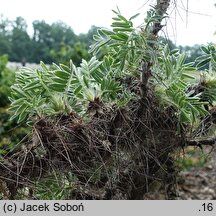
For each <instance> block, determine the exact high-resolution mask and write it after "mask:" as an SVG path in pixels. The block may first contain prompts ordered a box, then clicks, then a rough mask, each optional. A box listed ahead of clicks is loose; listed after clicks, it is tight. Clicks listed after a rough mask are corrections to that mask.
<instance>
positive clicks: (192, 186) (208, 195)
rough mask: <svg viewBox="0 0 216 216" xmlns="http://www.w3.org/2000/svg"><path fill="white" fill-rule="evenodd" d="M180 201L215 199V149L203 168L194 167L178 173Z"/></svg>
mask: <svg viewBox="0 0 216 216" xmlns="http://www.w3.org/2000/svg"><path fill="white" fill-rule="evenodd" d="M177 199H180V200H206V199H208V200H215V199H216V149H214V150H213V151H212V152H211V157H210V160H209V161H208V162H207V163H206V164H205V165H204V166H203V167H194V168H191V169H190V170H188V171H184V172H181V173H180V176H179V182H178V198H177Z"/></svg>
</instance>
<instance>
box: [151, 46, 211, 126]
mask: <svg viewBox="0 0 216 216" xmlns="http://www.w3.org/2000/svg"><path fill="white" fill-rule="evenodd" d="M185 59H186V55H185V54H184V53H183V54H181V53H179V51H178V50H177V49H175V50H172V51H170V49H169V48H168V46H167V45H166V46H164V48H163V49H162V50H161V53H160V55H159V57H158V65H156V66H155V68H154V70H155V73H156V74H157V77H158V79H155V80H154V84H155V86H156V91H158V93H157V94H158V95H159V97H161V99H162V101H164V103H165V106H172V107H173V108H174V109H176V110H177V116H178V118H179V122H181V123H190V124H192V123H194V122H195V121H196V120H197V119H199V118H200V117H201V116H204V115H206V114H207V113H208V112H207V111H206V110H205V108H204V105H205V103H204V102H201V101H200V95H194V96H192V95H191V92H189V91H188V89H189V87H190V86H191V84H193V83H195V82H196V80H195V79H196V76H195V74H194V72H195V71H196V68H195V67H193V62H192V63H185Z"/></svg>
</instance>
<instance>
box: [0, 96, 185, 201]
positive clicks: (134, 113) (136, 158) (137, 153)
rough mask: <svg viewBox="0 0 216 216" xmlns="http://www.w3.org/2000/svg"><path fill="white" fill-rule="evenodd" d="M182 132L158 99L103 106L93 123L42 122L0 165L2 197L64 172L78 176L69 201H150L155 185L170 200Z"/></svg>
mask: <svg viewBox="0 0 216 216" xmlns="http://www.w3.org/2000/svg"><path fill="white" fill-rule="evenodd" d="M176 131H177V120H176V119H175V117H174V111H172V110H165V111H161V110H160V109H159V106H158V103H157V100H156V99H154V98H153V97H150V98H148V99H146V100H145V101H142V100H138V101H133V102H131V103H130V105H129V106H127V107H126V108H117V107H112V108H108V107H106V106H104V105H102V106H101V107H100V110H97V112H95V113H94V114H92V116H91V117H90V118H89V120H87V121H84V120H82V119H81V118H80V117H79V116H78V115H77V114H76V113H70V115H65V114H61V115H60V114H59V115H57V116H55V117H52V118H41V119H38V120H37V121H36V122H35V124H34V127H33V133H32V139H31V141H28V142H27V143H25V144H23V146H22V148H21V149H20V150H19V151H17V152H13V153H10V154H8V155H6V156H5V158H4V161H2V162H1V163H0V170H1V175H0V179H1V182H2V185H3V183H4V185H5V186H2V188H3V189H2V192H3V193H4V196H5V197H7V196H8V198H10V199H13V198H15V197H16V194H17V190H18V189H19V188H23V187H30V188H33V186H34V183H35V182H36V181H38V180H40V179H43V178H45V177H46V176H47V175H48V174H49V173H52V172H60V173H61V174H62V176H66V178H68V179H69V176H70V175H71V174H73V175H74V176H76V181H75V182H74V183H73V188H72V189H71V191H70V195H69V196H68V198H69V199H144V198H145V194H146V193H147V192H149V191H151V190H152V185H154V182H159V184H160V185H161V186H160V188H161V187H162V188H163V189H164V191H165V193H166V195H167V198H170V197H171V195H172V194H171V193H173V191H174V189H173V186H174V185H175V176H176V169H175V167H174V164H173V159H172V157H171V155H172V153H173V152H174V151H175V150H176V149H177V148H178V147H179V146H180V143H181V142H180V138H179V136H177V134H176ZM153 190H155V189H154V188H153Z"/></svg>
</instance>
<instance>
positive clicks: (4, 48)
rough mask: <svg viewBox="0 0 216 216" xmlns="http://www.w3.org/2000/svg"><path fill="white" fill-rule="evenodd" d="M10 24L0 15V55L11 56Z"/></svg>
mask: <svg viewBox="0 0 216 216" xmlns="http://www.w3.org/2000/svg"><path fill="white" fill-rule="evenodd" d="M10 30H11V22H10V21H9V20H8V19H7V18H5V17H4V16H3V15H0V55H3V54H8V55H9V54H11V42H10V35H11V31H10Z"/></svg>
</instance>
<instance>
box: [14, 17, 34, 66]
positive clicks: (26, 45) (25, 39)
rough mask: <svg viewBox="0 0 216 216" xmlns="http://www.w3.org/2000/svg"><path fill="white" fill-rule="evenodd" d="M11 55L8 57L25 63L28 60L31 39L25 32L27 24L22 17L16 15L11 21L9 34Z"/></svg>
mask: <svg viewBox="0 0 216 216" xmlns="http://www.w3.org/2000/svg"><path fill="white" fill-rule="evenodd" d="M11 43H12V48H11V51H12V52H11V56H10V59H11V60H12V61H16V62H22V64H23V65H25V63H26V61H29V60H30V59H29V56H30V51H31V49H30V46H31V39H30V37H29V35H28V33H27V24H26V21H25V20H24V19H23V18H22V17H17V18H16V20H15V21H14V22H13V29H12V35H11Z"/></svg>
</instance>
